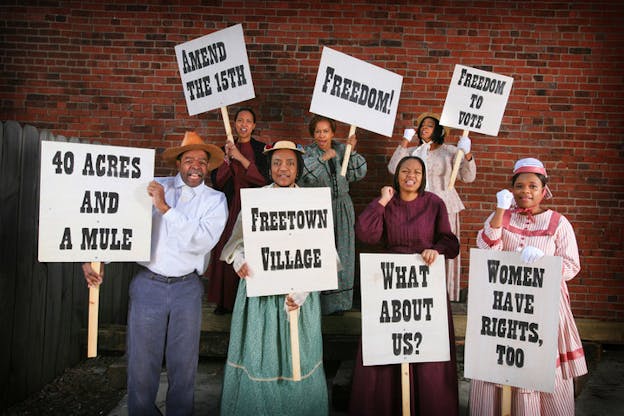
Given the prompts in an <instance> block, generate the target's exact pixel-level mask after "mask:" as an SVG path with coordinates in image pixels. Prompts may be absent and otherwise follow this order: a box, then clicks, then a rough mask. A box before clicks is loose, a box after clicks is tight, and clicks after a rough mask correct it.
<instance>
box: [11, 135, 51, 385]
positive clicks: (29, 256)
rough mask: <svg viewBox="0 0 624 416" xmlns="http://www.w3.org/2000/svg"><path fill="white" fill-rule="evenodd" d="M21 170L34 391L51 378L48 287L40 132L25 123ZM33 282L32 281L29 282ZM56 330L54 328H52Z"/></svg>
mask: <svg viewBox="0 0 624 416" xmlns="http://www.w3.org/2000/svg"><path fill="white" fill-rule="evenodd" d="M20 164H21V173H20V193H19V195H20V197H19V215H18V227H19V233H18V238H17V246H18V250H19V252H20V254H19V256H18V263H17V276H19V281H20V282H24V286H23V289H24V290H23V292H21V293H22V295H25V296H26V298H24V299H23V301H25V302H26V304H27V305H28V307H29V310H28V313H27V315H25V317H26V318H27V319H28V320H27V322H25V323H26V331H27V332H26V336H27V343H25V344H24V346H23V347H22V348H23V349H24V351H25V353H26V355H25V356H24V357H23V358H24V359H25V361H24V362H23V363H22V365H23V366H24V368H26V369H27V371H26V388H27V392H28V393H29V394H30V393H33V392H36V391H38V390H39V389H41V387H42V386H43V385H44V384H45V383H46V382H47V381H49V380H51V379H52V378H54V374H53V373H52V374H49V376H48V377H49V378H46V377H44V376H43V373H42V371H43V368H44V366H45V358H46V357H45V356H44V345H45V344H46V340H45V338H44V337H45V335H46V327H45V323H46V306H47V305H46V291H47V289H48V288H47V278H46V275H45V274H44V273H41V269H40V267H39V266H38V262H37V241H38V238H37V237H38V222H37V218H38V214H39V177H40V166H41V143H40V142H39V132H38V131H37V129H36V128H34V127H33V126H29V125H26V126H24V128H23V133H22V152H21V163H20ZM27 282H30V283H27ZM52 334H53V332H52Z"/></svg>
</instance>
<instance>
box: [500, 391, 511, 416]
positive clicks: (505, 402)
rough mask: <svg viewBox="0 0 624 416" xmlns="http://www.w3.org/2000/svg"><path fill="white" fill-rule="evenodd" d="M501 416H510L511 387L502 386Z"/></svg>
mask: <svg viewBox="0 0 624 416" xmlns="http://www.w3.org/2000/svg"><path fill="white" fill-rule="evenodd" d="M501 416H511V386H506V385H503V392H502V393H501Z"/></svg>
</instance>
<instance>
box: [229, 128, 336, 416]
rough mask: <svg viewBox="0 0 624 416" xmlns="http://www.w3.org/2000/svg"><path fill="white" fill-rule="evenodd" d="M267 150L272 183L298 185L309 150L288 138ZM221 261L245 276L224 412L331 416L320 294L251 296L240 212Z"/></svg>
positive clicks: (233, 333) (235, 315) (236, 313)
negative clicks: (295, 364)
mask: <svg viewBox="0 0 624 416" xmlns="http://www.w3.org/2000/svg"><path fill="white" fill-rule="evenodd" d="M264 153H265V154H267V156H268V164H269V169H270V174H271V178H272V179H273V183H272V184H271V185H268V187H296V184H295V182H296V179H297V177H298V176H299V175H300V174H301V171H302V169H303V162H302V157H301V156H302V154H303V148H302V147H301V146H300V145H295V144H294V143H293V142H290V141H286V140H283V141H279V142H277V143H275V145H273V146H271V145H267V146H266V147H265V151H264ZM221 259H222V260H224V261H226V262H227V263H230V264H232V265H233V267H234V270H236V273H237V274H238V276H239V277H240V278H241V281H240V283H239V286H238V292H237V295H236V302H235V304H234V311H233V314H232V326H231V329H230V344H229V349H228V357H227V362H226V364H225V376H224V380H223V391H222V393H221V415H223V416H229V415H237V416H240V415H252V416H258V415H310V416H312V415H314V416H316V415H327V414H328V411H329V410H328V399H327V384H326V380H325V371H324V369H323V340H322V335H321V306H320V300H319V293H318V292H310V293H291V294H289V295H273V296H258V297H247V284H246V281H245V279H246V278H247V277H249V276H252V275H253V271H252V270H250V268H249V265H248V264H247V263H246V262H245V257H244V245H243V233H242V221H241V215H240V214H239V216H238V219H237V220H236V224H235V225H234V230H233V232H232V237H231V238H230V240H229V241H228V242H227V244H226V245H225V247H224V248H223V251H222V253H221ZM295 309H299V314H298V316H299V317H298V326H299V352H300V365H301V380H300V381H295V380H294V377H293V372H292V368H291V367H292V366H291V348H290V328H289V321H288V313H287V310H288V311H292V310H295Z"/></svg>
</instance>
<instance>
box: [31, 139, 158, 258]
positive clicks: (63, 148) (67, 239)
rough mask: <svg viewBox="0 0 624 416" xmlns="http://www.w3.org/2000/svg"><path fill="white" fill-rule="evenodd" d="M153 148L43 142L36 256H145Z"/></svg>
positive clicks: (147, 247)
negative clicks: (148, 186) (37, 250)
mask: <svg viewBox="0 0 624 416" xmlns="http://www.w3.org/2000/svg"><path fill="white" fill-rule="evenodd" d="M153 178H154V150H153V149H138V148H132V147H119V146H102V145H95V144H80V143H66V142H54V141H42V142H41V181H40V193H39V198H40V199H39V261H41V262H87V261H148V260H149V259H150V242H151V234H152V233H151V231H152V199H151V198H150V196H149V195H148V194H147V185H148V184H149V183H150V181H151V180H152V179H153Z"/></svg>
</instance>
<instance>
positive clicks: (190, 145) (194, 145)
mask: <svg viewBox="0 0 624 416" xmlns="http://www.w3.org/2000/svg"><path fill="white" fill-rule="evenodd" d="M189 150H203V151H205V152H206V153H207V154H208V155H209V156H210V159H209V160H208V170H209V171H210V170H213V169H215V168H218V167H219V165H221V163H223V158H224V157H225V154H224V153H223V151H222V150H221V149H219V148H218V147H217V146H215V145H213V144H207V143H204V140H203V139H202V138H201V137H199V135H198V134H197V133H195V132H194V131H187V132H186V133H184V138H183V139H182V144H181V145H180V146H178V147H170V148H169V149H165V151H164V152H162V155H161V157H162V159H163V160H164V161H165V163H166V164H167V165H170V166H171V165H173V166H175V162H176V160H177V159H178V156H180V155H181V154H182V153H184V152H188V151H189Z"/></svg>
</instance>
